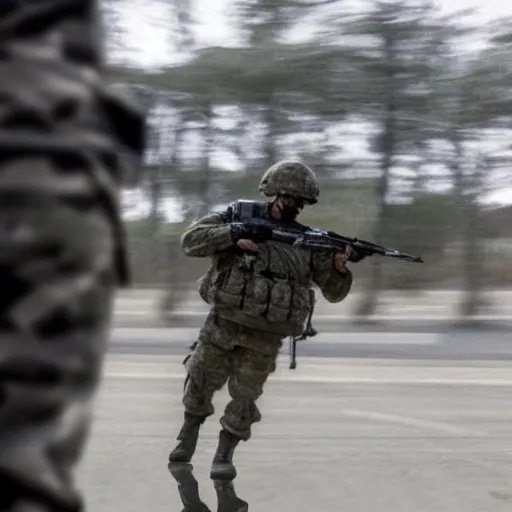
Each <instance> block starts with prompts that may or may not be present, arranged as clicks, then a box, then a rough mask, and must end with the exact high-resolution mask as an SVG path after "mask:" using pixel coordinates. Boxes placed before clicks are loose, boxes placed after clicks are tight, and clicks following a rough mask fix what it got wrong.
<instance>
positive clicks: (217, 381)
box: [183, 314, 281, 441]
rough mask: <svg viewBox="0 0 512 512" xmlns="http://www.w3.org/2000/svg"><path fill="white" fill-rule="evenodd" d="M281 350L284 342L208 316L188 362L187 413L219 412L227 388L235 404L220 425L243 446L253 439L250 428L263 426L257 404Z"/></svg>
mask: <svg viewBox="0 0 512 512" xmlns="http://www.w3.org/2000/svg"><path fill="white" fill-rule="evenodd" d="M269 341H270V342H272V344H270V343H269ZM259 344H261V345H262V346H264V347H265V350H264V351H261V350H259V348H260V347H259ZM269 346H272V349H271V350H269ZM280 346H281V337H278V336H272V335H270V336H269V335H268V334H267V333H263V332H260V331H256V330H253V329H248V328H246V327H243V326H241V325H238V324H235V323H232V322H229V321H226V320H223V319H216V318H215V315H213V314H210V315H209V316H208V318H207V320H206V322H205V324H204V326H203V327H202V329H201V331H200V333H199V340H198V342H197V343H196V344H195V347H194V351H193V352H192V354H191V355H189V356H188V357H187V358H186V359H185V366H186V369H187V373H188V376H187V380H186V385H185V391H184V396H183V404H184V406H185V411H186V412H188V413H190V414H193V415H196V416H210V415H212V414H213V413H214V412H215V411H214V407H213V404H212V398H213V396H214V394H215V392H217V391H218V390H220V389H221V388H222V387H224V385H225V384H226V383H227V385H228V392H229V395H230V397H231V401H230V402H229V403H228V404H227V406H226V408H225V410H224V414H223V416H222V418H221V420H220V423H221V425H222V427H223V428H224V429H226V430H228V431H229V432H231V433H232V434H235V435H237V436H239V437H240V438H241V439H243V440H244V441H247V440H248V439H250V437H251V426H252V425H253V424H254V423H256V422H258V421H260V420H261V413H260V411H259V409H258V407H257V406H256V401H257V400H258V398H259V397H260V396H261V395H262V394H263V386H264V384H265V382H266V381H267V379H268V377H269V375H270V374H271V373H272V372H274V371H275V369H276V360H277V355H278V353H279V348H280Z"/></svg>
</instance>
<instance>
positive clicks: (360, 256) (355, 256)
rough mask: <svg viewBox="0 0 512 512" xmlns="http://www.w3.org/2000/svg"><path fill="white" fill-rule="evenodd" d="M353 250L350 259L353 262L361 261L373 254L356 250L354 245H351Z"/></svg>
mask: <svg viewBox="0 0 512 512" xmlns="http://www.w3.org/2000/svg"><path fill="white" fill-rule="evenodd" d="M350 247H351V249H352V251H351V253H350V257H349V259H348V261H351V262H352V263H359V262H360V261H363V260H364V259H365V258H366V257H367V256H371V254H365V253H364V252H362V251H359V252H358V251H356V250H355V249H354V248H353V247H352V246H350Z"/></svg>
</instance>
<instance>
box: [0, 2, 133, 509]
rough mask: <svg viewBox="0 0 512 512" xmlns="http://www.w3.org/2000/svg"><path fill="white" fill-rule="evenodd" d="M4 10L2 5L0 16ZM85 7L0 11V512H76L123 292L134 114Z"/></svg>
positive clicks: (9, 6)
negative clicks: (106, 74) (105, 73)
mask: <svg viewBox="0 0 512 512" xmlns="http://www.w3.org/2000/svg"><path fill="white" fill-rule="evenodd" d="M4 4H5V5H4ZM98 14H99V13H98V6H97V2H95V1H93V0H74V1H72V2H71V1H67V2H63V1H60V0H45V1H44V2H43V1H37V2H36V1H30V2H25V1H22V2H20V1H16V2H4V3H2V16H1V17H0V32H1V33H2V59H1V66H2V79H1V80H0V96H1V98H2V108H1V109H0V153H1V155H2V158H1V159H0V280H1V282H2V300H1V301H0V337H1V339H2V342H1V344H0V374H1V376H2V378H1V381H0V396H1V400H0V484H2V498H1V500H0V501H1V503H2V506H1V507H0V508H1V509H2V510H5V511H12V512H14V511H15V510H16V511H22V510H23V511H28V510H31V511H33V512H36V511H37V512H43V511H59V512H78V511H80V510H83V503H82V499H81V496H80V493H79V492H78V491H77V489H76V488H75V484H74V474H75V469H76V466H77V464H78V463H79V461H80V459H81V457H82V454H83V452H84V448H85V445H86V441H87V438H88V433H89V428H90V425H91V421H92V407H93V399H94V396H95V393H96V390H97V386H98V384H99V380H100V374H101V366H102V361H103V357H104V354H105V351H106V345H107V337H108V332H109V329H108V328H109V321H110V314H111V307H112V298H113V293H114V291H115V287H116V285H118V284H119V283H120V282H121V283H126V282H127V281H128V274H127V265H126V257H125V251H124V241H123V234H122V222H121V216H120V213H119V206H118V199H117V196H118V192H119V188H120V187H119V183H120V179H121V175H122V172H123V170H122V164H121V162H120V158H119V157H120V150H121V148H126V150H127V152H129V153H130V154H133V156H134V157H138V156H139V155H140V153H141V146H142V145H143V142H142V139H143V137H142V133H143V129H142V126H143V123H142V118H141V117H140V115H139V112H138V108H137V107H135V106H134V105H131V106H130V102H128V100H127V101H126V102H123V100H121V99H120V98H119V97H117V96H114V95H113V94H111V93H110V92H109V91H107V88H106V85H105V83H104V81H103V79H102V77H101V75H100V51H99V44H100V42H101V37H99V34H98V25H99V24H98Z"/></svg>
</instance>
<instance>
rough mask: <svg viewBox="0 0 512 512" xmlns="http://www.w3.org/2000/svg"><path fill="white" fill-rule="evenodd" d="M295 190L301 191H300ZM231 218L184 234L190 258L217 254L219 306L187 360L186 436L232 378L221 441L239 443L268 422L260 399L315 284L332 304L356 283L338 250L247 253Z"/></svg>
mask: <svg viewBox="0 0 512 512" xmlns="http://www.w3.org/2000/svg"><path fill="white" fill-rule="evenodd" d="M280 165H281V166H282V165H284V164H283V163H281V164H280ZM265 176H267V174H265V175H264V177H263V180H265ZM299 176H302V174H300V173H299ZM289 189H290V190H292V191H293V192H295V193H298V192H300V188H299V190H297V189H293V187H291V186H290V187H289ZM302 189H304V187H302ZM277 193H279V191H277ZM302 195H304V194H302ZM315 199H316V198H315V197H312V198H311V201H310V202H313V201H314V200H315ZM270 206H271V203H269V204H268V207H269V208H270ZM227 218H228V216H227V215H226V213H218V214H217V213H213V214H210V215H208V216H206V217H204V218H202V219H200V220H198V221H197V222H195V223H194V224H192V225H191V226H190V227H189V228H188V229H187V230H186V231H185V233H184V234H183V236H182V246H183V250H184V252H185V254H186V255H188V256H191V257H200V258H204V257H210V258H211V259H212V265H211V267H210V269H209V271H208V273H207V274H206V276H205V277H204V278H203V280H202V282H201V285H200V294H201V296H202V297H203V299H204V300H205V301H206V302H207V303H209V304H210V305H211V306H212V307H211V311H210V314H209V315H208V318H207V319H206V322H205V324H204V326H203V327H202V329H201V331H200V334H199V339H198V342H197V344H196V346H195V350H194V352H193V353H192V354H191V356H190V357H189V358H188V359H187V360H186V368H187V372H188V379H187V383H186V386H185V392H184V397H183V403H184V406H185V413H186V416H185V418H186V422H185V426H184V428H183V429H182V431H181V432H180V435H179V436H178V439H185V438H186V437H187V433H188V432H190V429H189V428H187V415H188V419H189V423H190V422H191V421H193V420H191V418H194V417H195V418H200V420H198V421H197V423H196V429H195V432H197V431H198V430H199V425H200V424H201V423H202V422H203V421H204V418H206V417H207V416H209V415H211V414H212V413H213V406H212V403H211V400H212V396H213V394H214V393H215V391H217V390H219V389H220V388H221V387H223V385H224V384H225V383H226V382H228V390H229V394H230V396H231V399H232V400H231V402H230V403H229V404H228V405H227V407H226V409H225V412H224V415H223V417H222V419H221V425H222V427H223V431H222V432H223V433H222V432H221V439H220V441H219V446H221V445H222V444H223V439H224V438H226V439H228V440H229V438H230V437H231V439H232V441H231V444H232V445H236V441H235V440H245V441H247V440H248V439H249V438H250V436H251V425H252V424H253V423H255V422H258V421H260V419H261V414H260V412H259V410H258V407H257V406H256V400H257V399H258V397H259V396H260V395H261V394H262V392H263V386H264V384H265V382H266V380H267V378H268V376H269V375H270V374H271V373H272V372H273V371H274V370H275V367H276V359H277V355H278V352H279V349H280V347H281V344H282V341H283V339H284V338H285V337H287V336H289V335H296V334H299V333H300V332H302V329H303V328H304V322H305V320H306V319H307V317H308V315H309V313H310V312H311V308H312V307H313V304H312V302H313V301H312V297H311V289H312V285H313V284H316V285H318V287H319V288H320V290H321V292H322V294H323V295H324V297H325V298H326V299H327V300H328V301H329V302H340V301H342V300H343V299H344V298H345V297H346V296H347V294H348V293H349V291H350V288H351V285H352V274H351V273H350V271H348V269H347V273H346V274H340V273H338V272H337V270H336V269H335V267H334V260H333V258H334V256H333V255H327V254H325V253H313V252H311V251H306V250H302V249H299V248H295V247H292V246H290V245H285V244H280V243H277V242H273V241H266V242H263V243H260V244H258V249H259V252H258V254H257V255H256V256H248V255H247V254H243V253H241V251H239V250H238V248H237V247H236V242H237V239H238V238H240V237H237V236H236V234H235V233H234V232H233V225H232V224H230V223H229V222H227ZM242 238H243V236H242ZM189 437H190V436H189ZM192 437H193V436H192ZM224 443H225V445H226V446H227V445H229V444H230V443H229V441H224ZM189 448H190V449H189V450H188V451H187V450H181V451H180V450H179V449H178V450H175V451H174V452H173V453H171V457H170V459H171V460H178V459H190V455H191V453H193V450H194V448H195V443H192V445H189ZM221 451H222V450H221ZM231 454H232V451H231ZM214 462H215V459H214Z"/></svg>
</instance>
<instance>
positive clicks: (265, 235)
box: [230, 222, 272, 243]
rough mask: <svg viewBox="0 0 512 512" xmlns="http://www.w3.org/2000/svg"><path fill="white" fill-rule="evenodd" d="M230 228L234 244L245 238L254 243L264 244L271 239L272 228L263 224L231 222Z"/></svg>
mask: <svg viewBox="0 0 512 512" xmlns="http://www.w3.org/2000/svg"><path fill="white" fill-rule="evenodd" d="M230 227H231V236H232V238H233V241H234V242H235V243H236V242H238V240H240V239H242V238H247V239H249V240H253V241H254V242H260V241H261V242H264V241H265V240H269V239H270V238H271V237H272V228H271V227H270V226H265V225H264V224H250V223H243V222H232V223H231V224H230Z"/></svg>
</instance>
